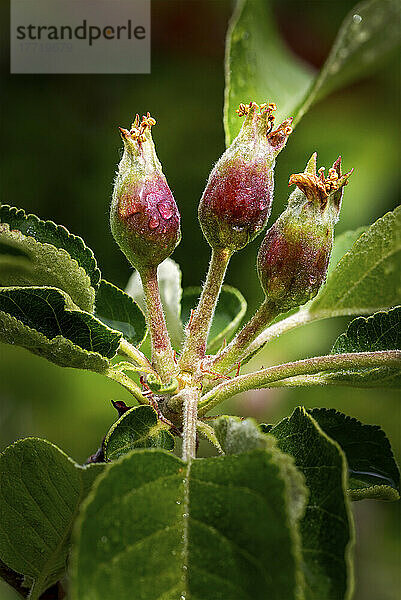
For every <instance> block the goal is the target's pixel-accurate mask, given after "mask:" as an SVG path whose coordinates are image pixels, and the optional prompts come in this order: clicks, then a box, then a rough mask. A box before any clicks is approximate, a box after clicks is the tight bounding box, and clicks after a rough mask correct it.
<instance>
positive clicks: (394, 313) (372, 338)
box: [321, 306, 401, 388]
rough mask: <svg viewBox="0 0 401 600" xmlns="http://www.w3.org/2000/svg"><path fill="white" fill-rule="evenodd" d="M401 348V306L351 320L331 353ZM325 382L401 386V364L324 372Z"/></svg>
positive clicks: (323, 378)
mask: <svg viewBox="0 0 401 600" xmlns="http://www.w3.org/2000/svg"><path fill="white" fill-rule="evenodd" d="M383 350H401V307H400V306H397V307H395V308H393V309H392V310H389V311H383V312H377V313H375V314H373V315H372V316H371V317H367V318H366V317H358V318H357V319H354V320H353V321H351V323H350V324H349V325H348V329H347V331H346V332H345V333H342V334H341V335H340V336H339V337H338V338H337V340H336V342H335V344H334V346H333V348H332V351H331V353H332V354H343V353H346V352H375V351H377V352H380V351H383ZM321 378H322V380H324V381H338V382H346V383H348V384H350V385H356V386H364V387H365V386H368V387H395V388H400V387H401V365H400V368H397V367H377V368H375V369H357V368H355V369H352V368H350V369H349V370H347V371H344V372H340V373H333V374H330V375H322V376H321Z"/></svg>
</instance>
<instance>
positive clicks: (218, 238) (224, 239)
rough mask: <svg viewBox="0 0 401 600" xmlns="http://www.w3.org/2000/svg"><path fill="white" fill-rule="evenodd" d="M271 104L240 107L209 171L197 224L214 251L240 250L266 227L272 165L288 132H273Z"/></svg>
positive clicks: (284, 128) (288, 122) (287, 129)
mask: <svg viewBox="0 0 401 600" xmlns="http://www.w3.org/2000/svg"><path fill="white" fill-rule="evenodd" d="M274 110H276V106H275V105H274V104H272V103H271V104H262V105H260V106H259V105H258V104H256V103H255V102H251V103H250V104H249V105H245V104H240V106H239V109H238V110H237V113H238V115H239V116H240V117H241V116H244V115H245V121H244V123H243V124H242V127H241V130H240V132H239V134H238V136H237V137H236V138H235V140H234V141H233V142H232V144H231V146H229V148H227V150H226V151H225V152H224V154H223V155H222V156H221V158H220V159H219V161H218V162H217V164H216V165H215V167H214V168H213V170H212V172H211V173H210V176H209V180H208V182H207V185H206V188H205V190H204V192H203V195H202V198H201V201H200V203H199V211H198V214H199V222H200V225H201V228H202V231H203V234H204V236H205V237H206V239H207V241H208V243H209V244H210V246H211V247H212V248H213V249H217V248H227V249H229V250H230V251H231V252H235V251H237V250H240V249H241V248H243V247H244V246H246V245H247V244H248V243H249V242H250V241H252V240H253V239H254V238H255V237H256V236H257V235H258V234H259V233H260V232H261V231H262V230H263V229H264V227H265V226H266V223H267V220H268V218H269V216H270V210H271V205H272V200H273V188H274V175H273V173H274V164H275V159H276V156H277V155H278V153H279V152H280V151H281V150H282V149H283V148H284V146H285V144H286V141H287V139H288V136H289V135H290V133H291V131H292V128H291V126H290V125H291V122H292V119H286V120H285V121H284V122H283V123H282V124H281V125H280V126H279V127H278V128H277V129H275V130H273V123H274V114H273V113H274Z"/></svg>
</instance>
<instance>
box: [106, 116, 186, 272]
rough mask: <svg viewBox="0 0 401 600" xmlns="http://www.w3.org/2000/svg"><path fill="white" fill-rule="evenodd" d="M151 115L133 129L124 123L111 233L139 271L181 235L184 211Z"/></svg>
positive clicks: (153, 263) (154, 261)
mask: <svg viewBox="0 0 401 600" xmlns="http://www.w3.org/2000/svg"><path fill="white" fill-rule="evenodd" d="M154 124H155V120H154V119H152V117H151V116H150V114H149V113H148V114H147V116H146V117H145V116H143V117H142V122H140V120H139V115H136V117H135V121H134V122H133V124H132V127H131V130H130V131H128V130H127V129H123V128H121V127H120V133H121V137H122V139H123V142H124V153H123V156H122V159H121V162H120V164H119V167H118V172H117V176H116V179H115V182H114V190H113V197H112V202H111V208H110V225H111V230H112V233H113V236H114V238H115V240H116V241H117V243H118V245H119V246H120V248H121V250H122V251H123V252H124V254H125V255H126V257H127V258H128V260H129V261H130V262H131V264H132V265H134V266H135V267H136V268H137V269H138V270H139V271H140V272H141V271H143V270H144V269H148V268H154V267H157V266H158V265H159V264H160V263H161V262H162V261H163V260H164V259H165V258H167V257H168V256H170V254H171V253H172V252H173V250H174V248H175V247H176V246H177V244H178V243H179V241H180V239H181V231H180V215H179V212H178V209H177V205H176V203H175V200H174V197H173V194H172V193H171V190H170V188H169V186H168V183H167V180H166V178H165V176H164V174H163V171H162V167H161V164H160V162H159V160H158V158H157V156H156V151H155V147H154V143H153V140H152V135H151V127H152V126H153V125H154Z"/></svg>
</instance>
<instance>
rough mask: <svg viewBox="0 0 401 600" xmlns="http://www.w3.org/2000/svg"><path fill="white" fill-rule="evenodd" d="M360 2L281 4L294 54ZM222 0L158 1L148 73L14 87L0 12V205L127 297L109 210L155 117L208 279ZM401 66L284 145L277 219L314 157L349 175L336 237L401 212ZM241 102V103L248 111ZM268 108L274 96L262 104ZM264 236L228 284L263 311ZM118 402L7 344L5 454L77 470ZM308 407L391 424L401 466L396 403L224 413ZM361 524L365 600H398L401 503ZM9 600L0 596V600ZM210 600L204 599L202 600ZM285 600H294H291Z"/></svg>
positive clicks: (305, 50)
mask: <svg viewBox="0 0 401 600" xmlns="http://www.w3.org/2000/svg"><path fill="white" fill-rule="evenodd" d="M353 4H354V3H353V2H352V1H350V0H336V1H334V0H333V1H330V0H326V1H324V0H320V1H313V0H312V1H307V0H297V1H295V0H294V1H287V0H281V1H280V2H279V1H278V0H277V1H276V2H275V4H274V7H275V13H276V17H277V20H278V24H279V28H280V31H281V32H282V34H283V36H284V37H285V39H286V40H287V43H288V44H289V46H290V47H291V48H292V49H293V51H294V52H296V53H297V54H298V55H299V56H301V57H302V58H303V59H304V60H306V61H307V62H309V63H311V64H313V65H314V66H316V67H319V66H321V65H322V63H323V62H324V59H325V57H326V56H327V53H328V51H329V49H330V46H331V44H332V42H333V39H334V37H335V34H336V31H337V29H338V27H339V25H340V23H341V21H342V20H343V18H344V16H345V15H346V14H347V12H348V11H349V10H350V9H351V8H352V6H353ZM231 9H232V5H231V2H230V1H228V0H214V1H212V0H203V1H200V0H189V1H188V0H187V1H185V2H184V0H181V1H172V0H167V1H166V0H165V1H162V0H153V2H152V73H151V74H150V75H130V76H128V75H124V76H122V75H108V76H100V75H76V76H74V75H53V76H43V75H31V76H29V75H10V74H9V50H8V43H9V42H8V23H9V13H8V6H7V3H6V2H2V3H1V7H0V15H1V24H2V25H1V27H2V36H1V57H0V60H1V79H2V88H3V94H2V105H1V109H2V119H1V143H2V145H3V152H2V156H3V161H2V166H1V201H2V202H3V203H9V204H13V205H16V206H20V207H23V208H24V209H25V210H26V211H29V212H33V213H36V214H38V215H39V216H40V217H41V218H44V219H52V220H54V221H56V222H57V223H62V224H64V225H65V226H66V227H67V228H68V229H69V230H70V231H72V232H74V233H77V234H79V235H81V236H82V237H83V238H84V239H85V240H86V242H87V244H88V245H89V246H90V247H92V249H93V250H94V252H95V255H96V256H97V259H98V262H99V264H100V267H101V269H102V272H103V275H104V277H105V278H106V279H108V280H110V281H112V282H114V283H116V284H117V285H120V286H122V287H124V286H125V284H126V282H127V280H128V278H129V276H130V273H131V269H130V266H129V265H128V263H127V262H126V259H125V258H124V256H123V255H122V254H121V253H120V251H119V250H118V248H117V246H116V245H115V243H114V242H113V239H112V237H111V234H110V231H109V225H108V205H109V200H110V194H111V189H112V181H113V177H114V172H115V167H116V164H117V162H118V160H119V157H120V154H121V142H120V138H119V135H118V130H117V125H122V126H127V125H129V124H130V123H131V119H132V117H133V115H134V113H135V112H139V113H142V112H145V111H148V110H149V111H150V112H151V114H152V115H153V116H154V117H155V118H156V119H157V122H158V123H157V126H156V127H155V128H154V130H153V134H154V138H155V142H156V145H157V151H158V155H159V158H160V160H161V162H162V164H163V168H164V172H165V174H166V176H167V178H168V180H169V183H170V186H171V188H172V190H173V191H174V194H175V197H176V200H177V203H178V205H179V208H180V211H181V215H182V226H183V239H182V242H181V245H180V246H179V247H178V248H177V250H176V252H175V254H174V258H175V260H177V261H178V262H179V263H180V265H181V267H182V269H183V283H184V285H185V286H187V285H188V286H189V285H198V284H199V282H200V281H201V280H202V278H203V277H204V273H205V270H206V267H207V263H208V259H209V250H208V246H207V245H206V243H205V241H204V239H203V237H202V235H201V232H200V229H199V227H198V224H197V218H196V212H197V203H198V200H199V197H200V195H201V193H202V189H203V187H204V184H205V181H206V178H207V176H208V173H209V171H210V169H211V167H212V165H213V163H214V162H215V161H216V160H217V159H218V157H219V156H220V154H221V153H222V151H223V150H224V134H223V126H222V109H223V90H224V71H223V56H224V38H225V31H226V27H227V20H228V18H229V16H230V13H231ZM399 83H400V81H399V59H398V56H396V55H393V56H391V57H390V59H389V60H388V61H387V62H386V63H385V64H384V65H383V66H381V67H380V69H379V70H377V71H376V72H375V73H374V74H372V75H371V76H369V77H365V78H364V79H363V80H362V81H359V82H358V83H357V84H354V85H352V86H351V87H348V88H346V89H345V90H342V91H340V92H338V93H336V94H334V95H332V96H330V97H329V98H327V99H325V100H324V101H323V102H321V103H320V104H319V105H317V106H315V107H314V108H312V109H311V111H310V113H308V114H307V116H306V117H304V119H303V120H302V121H301V123H300V125H299V126H298V127H297V129H296V132H295V133H294V134H293V135H292V136H291V137H290V140H289V143H288V145H287V148H286V150H285V151H284V152H283V153H282V154H281V155H280V158H279V161H278V164H277V167H276V194H275V203H274V209H273V214H272V217H271V220H270V222H273V219H274V218H275V217H276V216H277V215H278V214H279V213H280V212H281V210H282V209H283V207H284V205H285V203H286V199H287V196H288V189H287V182H288V177H289V175H290V174H291V173H293V172H299V171H300V170H303V168H304V165H305V162H306V159H307V158H309V156H310V155H311V153H312V152H313V151H314V150H317V151H318V153H319V165H325V166H326V168H327V167H328V166H330V165H331V163H332V162H333V161H334V159H335V158H336V157H337V156H338V154H340V153H341V154H342V156H343V165H344V169H346V170H348V169H350V168H351V167H354V168H355V173H354V175H353V176H352V178H351V181H350V184H349V186H348V187H347V190H346V194H345V201H344V204H343V209H342V214H341V219H340V222H339V224H338V226H337V233H341V232H342V231H345V230H347V229H354V228H356V227H358V226H360V225H366V224H369V223H371V222H372V221H373V220H375V219H376V218H378V217H380V216H381V215H382V214H383V213H385V212H386V211H387V210H390V209H392V208H394V206H396V205H397V204H398V203H399V199H398V196H399V189H400V173H399V167H400V146H399V139H400V112H399V109H400V93H399ZM249 100H250V99H249V98H244V101H249ZM267 100H269V101H274V100H275V99H274V98H268V99H267ZM259 244H260V238H259V239H258V240H256V241H255V242H254V243H252V244H250V245H249V246H248V247H247V248H246V249H245V250H244V251H242V252H241V253H239V254H237V255H236V256H234V259H233V260H232V264H231V268H230V270H229V273H228V277H227V283H230V284H232V285H235V286H237V287H238V288H239V289H240V290H241V291H242V293H244V295H245V296H246V297H247V299H248V302H249V309H250V311H252V310H254V309H255V308H256V306H257V305H258V303H259V301H260V300H261V296H262V294H261V290H260V288H259V284H258V280H257V276H256V271H255V267H254V265H255V255H256V252H257V249H258V245H259ZM345 323H346V321H345V320H344V319H335V320H331V321H326V322H321V323H316V324H313V325H309V326H308V327H307V329H302V330H299V331H295V332H291V333H288V334H287V335H285V336H283V337H282V339H281V340H278V341H275V342H273V343H272V344H271V345H270V346H269V348H268V349H267V350H265V351H264V352H263V353H262V354H261V355H260V356H258V357H257V359H255V360H254V363H253V364H254V366H255V365H256V366H257V365H261V364H263V365H265V366H267V365H269V364H273V363H278V362H282V361H287V360H290V359H295V358H301V357H305V356H309V355H313V354H315V353H318V354H320V353H325V352H326V351H327V350H328V349H329V348H330V347H331V344H332V342H333V341H334V340H335V338H336V336H337V334H338V333H340V332H341V331H342V330H343V329H344V326H345ZM111 399H114V400H116V399H121V400H125V401H127V402H128V403H129V402H130V398H129V397H128V394H127V393H126V392H125V391H124V390H123V389H122V388H120V387H119V386H118V385H117V384H113V383H112V382H110V381H108V380H106V379H103V378H102V377H101V376H99V375H95V374H91V373H87V372H79V371H74V370H72V369H61V368H59V367H56V366H54V365H52V364H50V363H47V362H46V361H45V360H43V359H40V358H38V357H35V356H33V355H30V354H29V353H28V352H25V351H23V350H21V349H18V348H13V347H11V346H5V345H0V404H1V413H0V448H1V449H2V448H4V447H5V446H6V445H7V444H9V443H10V442H12V441H14V440H15V439H18V438H21V437H25V436H32V435H34V436H39V437H44V438H48V439H49V440H51V441H52V442H54V443H55V444H57V445H58V446H60V447H61V448H62V449H63V450H64V451H65V452H67V453H68V454H69V455H70V456H72V457H73V458H75V459H76V460H77V461H80V462H83V461H84V460H85V459H86V457H87V456H88V455H89V454H91V453H92V452H93V451H94V450H95V449H96V448H97V447H98V445H99V442H100V440H101V438H102V436H103V435H104V433H105V432H106V430H107V428H108V427H109V425H110V424H111V423H112V421H113V420H114V419H115V411H114V409H113V408H112V407H111V403H110V400H111ZM299 404H303V405H305V406H308V407H312V406H327V407H335V408H337V409H339V410H341V411H343V412H346V413H347V414H349V415H352V416H355V417H357V418H359V419H361V420H363V421H365V422H367V423H376V424H379V425H381V426H382V427H383V428H384V429H385V431H386V432H387V434H388V436H389V438H390V440H391V443H392V445H393V448H394V451H395V453H396V456H398V457H399V456H400V448H401V441H400V417H401V414H400V397H399V394H398V393H397V392H393V391H370V390H356V391H354V390H351V389H347V388H332V389H319V388H315V389H312V390H310V391H308V390H305V389H300V390H284V389H281V390H270V391H269V390H262V391H260V392H252V393H248V394H246V395H244V396H242V397H239V398H236V399H233V400H231V401H230V402H228V403H226V405H225V406H224V408H223V410H224V411H225V412H227V413H233V414H234V413H238V414H242V415H247V416H254V417H256V418H258V419H260V420H263V421H267V422H274V421H277V420H278V419H279V418H281V417H283V416H285V415H287V414H288V413H289V412H291V411H292V409H293V408H294V407H295V406H297V405H299ZM354 512H355V516H356V520H357V546H356V578H357V585H356V593H355V600H396V599H397V598H400V595H399V593H400V592H399V590H400V589H401V577H400V572H401V571H400V570H399V567H400V564H401V563H400V555H401V550H400V541H399V534H400V504H399V503H395V504H385V503H374V502H369V501H364V502H360V503H355V504H354ZM14 597H15V596H14V595H13V593H12V592H10V591H9V590H8V589H7V588H6V586H5V585H2V584H0V600H11V599H13V598H14ZM205 600H206V599H205ZM283 600H285V599H283Z"/></svg>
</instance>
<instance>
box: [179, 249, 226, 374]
mask: <svg viewBox="0 0 401 600" xmlns="http://www.w3.org/2000/svg"><path fill="white" fill-rule="evenodd" d="M231 254H232V253H231V251H230V250H228V249H227V248H220V249H215V250H213V251H212V257H211V260H210V264H209V270H208V273H207V277H206V282H205V285H204V286H203V290H202V294H201V297H200V300H199V304H198V306H197V308H196V309H195V311H194V312H193V313H192V316H191V320H190V322H189V324H188V326H187V338H186V340H185V343H184V348H183V351H182V356H181V360H180V367H181V370H182V371H188V372H192V371H193V370H194V368H195V366H196V363H197V362H198V361H199V360H201V359H202V358H204V356H205V354H206V343H207V336H208V334H209V330H210V325H211V322H212V319H213V314H214V310H215V308H216V304H217V300H218V298H219V294H220V290H221V286H222V283H223V280H224V275H225V273H226V270H227V266H228V263H229V261H230V258H231Z"/></svg>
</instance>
